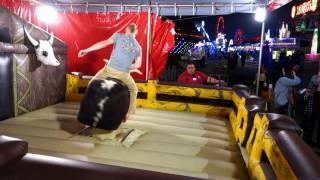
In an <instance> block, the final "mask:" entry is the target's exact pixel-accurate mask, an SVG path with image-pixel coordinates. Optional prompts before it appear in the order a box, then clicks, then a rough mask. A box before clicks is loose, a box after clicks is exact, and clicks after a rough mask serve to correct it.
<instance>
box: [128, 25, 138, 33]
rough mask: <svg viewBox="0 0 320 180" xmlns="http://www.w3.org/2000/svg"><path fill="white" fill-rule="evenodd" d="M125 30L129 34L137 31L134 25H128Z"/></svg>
mask: <svg viewBox="0 0 320 180" xmlns="http://www.w3.org/2000/svg"><path fill="white" fill-rule="evenodd" d="M127 29H128V30H129V32H130V33H134V32H136V31H137V25H136V24H135V23H131V24H129V25H128V27H127Z"/></svg>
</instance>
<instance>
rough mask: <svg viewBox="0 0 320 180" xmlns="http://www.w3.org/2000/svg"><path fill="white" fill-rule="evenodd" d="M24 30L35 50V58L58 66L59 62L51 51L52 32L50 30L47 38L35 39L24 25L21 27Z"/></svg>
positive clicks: (49, 64)
mask: <svg viewBox="0 0 320 180" xmlns="http://www.w3.org/2000/svg"><path fill="white" fill-rule="evenodd" d="M23 29H24V32H25V33H26V35H27V37H28V39H29V41H30V42H31V44H32V45H33V46H34V48H35V52H36V55H37V59H38V60H39V61H40V62H42V63H43V64H44V65H48V66H59V65H60V62H59V61H58V60H57V59H56V57H55V56H54V53H53V48H52V44H53V39H54V36H53V33H52V32H51V35H50V37H49V39H48V40H39V41H37V40H35V39H34V38H33V37H32V36H31V35H30V34H29V32H28V31H27V30H26V28H25V27H23Z"/></svg>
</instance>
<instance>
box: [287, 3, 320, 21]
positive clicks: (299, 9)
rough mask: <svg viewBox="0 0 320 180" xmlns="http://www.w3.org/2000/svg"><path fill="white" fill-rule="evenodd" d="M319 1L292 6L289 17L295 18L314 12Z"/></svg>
mask: <svg viewBox="0 0 320 180" xmlns="http://www.w3.org/2000/svg"><path fill="white" fill-rule="evenodd" d="M318 1H319V0H309V1H307V2H304V3H302V4H300V5H297V6H293V7H292V9H291V17H292V18H295V17H297V16H299V15H305V14H306V13H308V12H314V11H316V10H317V8H318V3H319V2H318Z"/></svg>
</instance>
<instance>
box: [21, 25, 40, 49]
mask: <svg viewBox="0 0 320 180" xmlns="http://www.w3.org/2000/svg"><path fill="white" fill-rule="evenodd" d="M23 29H24V32H25V33H26V35H27V37H28V39H29V41H30V42H31V44H32V45H33V46H34V47H38V46H39V42H38V41H37V40H35V39H33V37H32V36H31V35H30V34H29V33H28V31H27V30H26V28H25V27H24V26H23Z"/></svg>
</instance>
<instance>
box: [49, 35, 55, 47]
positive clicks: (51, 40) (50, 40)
mask: <svg viewBox="0 0 320 180" xmlns="http://www.w3.org/2000/svg"><path fill="white" fill-rule="evenodd" d="M53 39H54V35H53V32H51V34H50V37H49V39H48V41H49V43H50V44H51V45H52V44H53Z"/></svg>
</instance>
